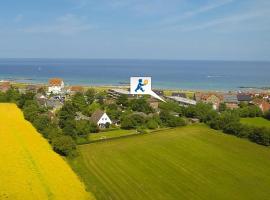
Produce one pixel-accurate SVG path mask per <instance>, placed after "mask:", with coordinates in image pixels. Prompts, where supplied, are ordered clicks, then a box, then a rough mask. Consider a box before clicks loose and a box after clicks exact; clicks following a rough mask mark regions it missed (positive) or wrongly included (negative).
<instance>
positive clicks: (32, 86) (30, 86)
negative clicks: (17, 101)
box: [25, 85, 38, 93]
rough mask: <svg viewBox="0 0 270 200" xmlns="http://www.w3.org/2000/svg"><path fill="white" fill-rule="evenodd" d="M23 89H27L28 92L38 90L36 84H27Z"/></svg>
mask: <svg viewBox="0 0 270 200" xmlns="http://www.w3.org/2000/svg"><path fill="white" fill-rule="evenodd" d="M25 90H26V91H28V92H34V93H36V92H37V90H38V87H37V86H36V85H27V86H26V88H25Z"/></svg>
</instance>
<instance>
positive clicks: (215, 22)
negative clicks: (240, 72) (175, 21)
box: [171, 10, 269, 32]
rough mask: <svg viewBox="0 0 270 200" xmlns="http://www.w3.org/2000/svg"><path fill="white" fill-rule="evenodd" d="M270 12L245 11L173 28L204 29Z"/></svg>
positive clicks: (236, 22) (184, 29)
mask: <svg viewBox="0 0 270 200" xmlns="http://www.w3.org/2000/svg"><path fill="white" fill-rule="evenodd" d="M268 14H269V11H268V10H266V11H258V12H250V13H244V14H237V15H232V16H227V17H223V18H218V19H214V20H212V21H208V22H205V23H201V24H195V25H187V26H174V27H171V28H172V29H177V30H180V31H183V32H186V31H196V30H203V29H208V28H213V27H217V26H219V25H224V24H230V25H233V24H239V23H242V22H244V21H248V20H252V19H255V18H258V17H264V16H267V15H268Z"/></svg>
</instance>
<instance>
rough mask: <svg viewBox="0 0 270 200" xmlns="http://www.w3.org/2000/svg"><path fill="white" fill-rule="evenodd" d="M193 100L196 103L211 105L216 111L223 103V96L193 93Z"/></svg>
mask: <svg viewBox="0 0 270 200" xmlns="http://www.w3.org/2000/svg"><path fill="white" fill-rule="evenodd" d="M195 100H196V102H203V103H208V104H212V105H213V108H214V109H215V110H217V109H218V108H219V105H220V103H221V102H222V101H223V96H222V95H221V94H218V93H195Z"/></svg>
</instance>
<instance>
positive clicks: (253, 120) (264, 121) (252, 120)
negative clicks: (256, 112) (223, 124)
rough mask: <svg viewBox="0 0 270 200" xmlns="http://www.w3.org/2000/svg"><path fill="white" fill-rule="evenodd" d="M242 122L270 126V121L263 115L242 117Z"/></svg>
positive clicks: (257, 125)
mask: <svg viewBox="0 0 270 200" xmlns="http://www.w3.org/2000/svg"><path fill="white" fill-rule="evenodd" d="M241 123H243V124H247V125H251V126H256V127H268V128H270V121H269V120H267V119H264V118H262V117H255V118H242V119H241Z"/></svg>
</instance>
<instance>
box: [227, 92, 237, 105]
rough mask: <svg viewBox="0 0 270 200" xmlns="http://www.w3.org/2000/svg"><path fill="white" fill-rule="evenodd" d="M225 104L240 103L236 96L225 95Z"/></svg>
mask: <svg viewBox="0 0 270 200" xmlns="http://www.w3.org/2000/svg"><path fill="white" fill-rule="evenodd" d="M224 102H225V103H237V104H238V103H239V101H238V99H237V95H235V94H225V95H224Z"/></svg>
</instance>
